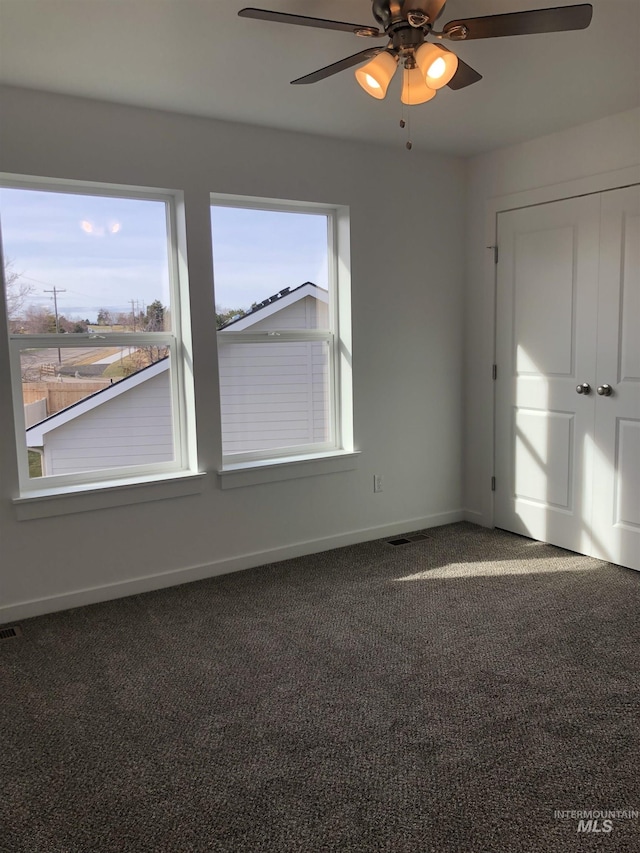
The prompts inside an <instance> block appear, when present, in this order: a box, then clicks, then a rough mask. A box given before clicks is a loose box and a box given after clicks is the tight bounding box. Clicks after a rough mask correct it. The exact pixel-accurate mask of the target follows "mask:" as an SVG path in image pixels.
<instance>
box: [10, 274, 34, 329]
mask: <svg viewBox="0 0 640 853" xmlns="http://www.w3.org/2000/svg"><path fill="white" fill-rule="evenodd" d="M4 286H5V293H6V297H7V319H8V320H9V330H10V331H11V332H17V331H19V330H20V328H21V326H22V322H21V321H22V319H23V314H24V310H25V307H26V304H27V301H28V299H29V297H30V296H31V295H32V293H33V290H34V288H33V285H32V284H28V282H26V281H25V280H24V279H23V277H22V273H19V272H17V271H16V270H15V269H14V268H13V261H12V260H7V262H6V263H5V265H4Z"/></svg>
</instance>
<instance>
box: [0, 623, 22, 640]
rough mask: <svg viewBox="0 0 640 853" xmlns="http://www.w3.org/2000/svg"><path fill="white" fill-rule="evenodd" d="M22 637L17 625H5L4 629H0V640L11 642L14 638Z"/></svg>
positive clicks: (20, 629)
mask: <svg viewBox="0 0 640 853" xmlns="http://www.w3.org/2000/svg"><path fill="white" fill-rule="evenodd" d="M21 636H22V628H21V627H20V626H19V625H7V626H6V627H5V628H0V640H13V639H14V638H15V637H21Z"/></svg>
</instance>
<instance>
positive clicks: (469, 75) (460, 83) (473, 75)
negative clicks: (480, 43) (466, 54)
mask: <svg viewBox="0 0 640 853" xmlns="http://www.w3.org/2000/svg"><path fill="white" fill-rule="evenodd" d="M478 80H482V74H479V73H478V72H477V71H476V70H475V68H472V67H471V66H470V65H467V63H466V62H463V61H462V60H461V59H460V57H458V70H457V71H456V73H455V74H454V75H453V77H452V78H451V80H449V82H448V83H447V86H448V87H449V88H450V89H455V90H456V91H457V90H458V89H465V88H466V87H467V86H471V85H472V84H473V83H477V82H478Z"/></svg>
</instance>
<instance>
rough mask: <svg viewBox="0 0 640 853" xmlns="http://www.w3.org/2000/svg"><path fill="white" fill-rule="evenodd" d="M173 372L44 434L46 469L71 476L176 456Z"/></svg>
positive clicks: (145, 383) (52, 472)
mask: <svg viewBox="0 0 640 853" xmlns="http://www.w3.org/2000/svg"><path fill="white" fill-rule="evenodd" d="M169 377H170V374H169V371H168V370H164V371H162V373H160V374H158V375H157V376H153V377H151V378H150V379H148V380H147V381H145V382H142V383H140V384H139V385H137V386H135V387H133V388H131V389H130V390H128V391H125V392H124V393H122V394H120V395H119V396H118V397H115V398H114V399H112V400H107V401H106V402H104V403H103V404H101V405H99V406H96V407H95V408H94V409H92V410H91V411H89V412H85V413H84V414H81V415H79V416H78V417H77V418H75V419H73V420H71V421H69V422H68V423H66V424H63V425H62V426H60V427H58V429H54V430H51V432H49V433H47V434H46V435H45V443H44V473H46V474H47V475H53V474H69V473H77V472H80V471H94V470H99V469H101V468H117V467H120V466H123V465H141V464H146V463H149V462H167V461H171V460H172V459H173V458H174V455H173V440H172V429H171V394H170V388H169Z"/></svg>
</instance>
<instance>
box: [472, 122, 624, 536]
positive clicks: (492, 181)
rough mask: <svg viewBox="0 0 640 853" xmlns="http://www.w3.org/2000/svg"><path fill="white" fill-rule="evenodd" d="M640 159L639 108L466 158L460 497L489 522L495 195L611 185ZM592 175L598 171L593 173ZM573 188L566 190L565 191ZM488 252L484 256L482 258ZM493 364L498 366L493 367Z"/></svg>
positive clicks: (543, 194)
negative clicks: (490, 246)
mask: <svg viewBox="0 0 640 853" xmlns="http://www.w3.org/2000/svg"><path fill="white" fill-rule="evenodd" d="M638 164H640V110H638V109H635V110H629V111H626V112H624V113H619V114H617V115H614V116H610V117H608V118H606V119H602V120H601V121H596V122H591V123H589V124H585V125H581V126H579V127H575V128H572V129H570V130H567V131H564V132H562V133H556V134H553V135H551V136H545V137H541V138H539V139H534V140H531V141H530V142H526V143H523V144H521V145H514V146H511V147H508V148H503V149H500V150H498V151H494V152H491V153H488V154H484V155H481V156H478V157H475V158H472V159H471V160H469V161H468V163H467V168H468V172H467V179H468V184H467V187H468V210H467V243H466V259H467V273H466V291H465V335H464V340H465V360H464V363H465V370H464V377H465V385H464V387H465V393H464V403H465V425H466V429H465V441H464V457H463V459H464V472H465V474H464V481H465V482H464V501H465V507H466V508H467V510H468V513H467V517H469V518H470V519H471V520H473V521H477V522H478V523H483V524H487V525H491V524H492V517H493V516H492V514H493V509H492V507H493V500H492V492H491V489H490V483H491V475H492V474H493V462H492V458H493V386H492V382H491V365H492V363H493V347H494V319H493V312H494V299H493V269H492V264H491V253H490V251H489V250H487V248H486V246H487V244H488V243H489V241H490V237H491V233H492V232H491V220H490V219H489V218H488V211H489V210H490V209H491V208H492V201H491V200H493V199H496V198H497V197H504V196H509V195H511V194H520V193H523V192H525V191H527V190H534V189H538V188H544V189H543V190H542V191H541V192H540V194H539V199H538V200H540V201H541V200H544V199H545V197H548V198H551V197H552V196H553V195H554V194H555V193H556V192H557V191H558V188H559V187H562V185H564V184H567V183H571V182H580V185H581V186H582V188H583V191H588V190H587V187H588V186H589V185H590V184H593V185H594V186H596V184H597V185H599V186H606V185H608V184H609V183H612V184H615V183H616V181H617V177H616V176H615V174H613V173H615V172H617V171H618V170H624V169H628V168H630V167H633V166H637V165H638ZM596 176H599V177H598V178H597V179H596ZM569 194H571V193H569ZM488 257H489V262H488ZM498 369H499V367H498Z"/></svg>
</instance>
